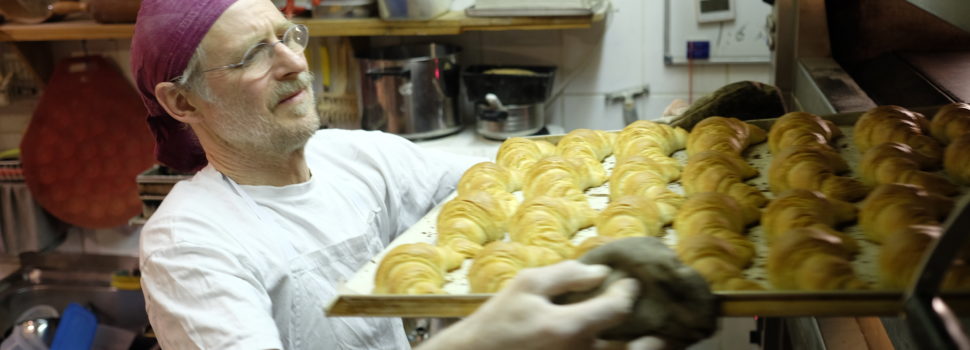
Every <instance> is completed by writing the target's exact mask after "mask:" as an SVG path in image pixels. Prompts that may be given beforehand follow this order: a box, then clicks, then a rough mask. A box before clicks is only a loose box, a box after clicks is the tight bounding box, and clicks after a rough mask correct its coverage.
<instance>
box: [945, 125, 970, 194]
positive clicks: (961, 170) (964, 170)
mask: <svg viewBox="0 0 970 350" xmlns="http://www.w3.org/2000/svg"><path fill="white" fill-rule="evenodd" d="M968 150H970V134H966V135H963V136H960V137H957V138H956V139H955V140H953V142H950V145H949V146H946V154H945V155H944V157H943V169H944V170H946V174H947V175H949V176H950V178H951V179H953V181H956V182H957V183H959V184H962V185H970V152H968Z"/></svg>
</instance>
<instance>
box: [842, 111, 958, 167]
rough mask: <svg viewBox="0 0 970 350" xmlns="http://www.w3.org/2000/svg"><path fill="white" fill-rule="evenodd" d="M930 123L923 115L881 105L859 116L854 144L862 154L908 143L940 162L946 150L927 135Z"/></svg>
mask: <svg viewBox="0 0 970 350" xmlns="http://www.w3.org/2000/svg"><path fill="white" fill-rule="evenodd" d="M928 129H929V123H928V122H927V121H926V118H925V117H923V115H922V114H919V113H915V112H913V111H910V110H908V109H905V108H903V107H899V106H879V107H875V108H873V109H870V110H868V111H866V112H865V113H863V114H862V116H860V117H859V120H858V121H856V123H855V127H854V128H853V136H852V137H853V141H854V142H855V145H856V147H857V148H858V149H859V151H860V152H865V151H867V150H869V148H872V147H875V146H878V145H879V144H882V143H886V142H899V143H905V144H907V145H910V146H911V147H913V149H914V150H916V151H917V152H919V153H922V154H923V155H925V156H927V157H929V158H930V159H933V160H934V163H939V161H940V159H941V158H942V157H943V148H942V147H940V143H939V141H936V139H934V138H932V137H930V136H929V135H926V132H927V131H928Z"/></svg>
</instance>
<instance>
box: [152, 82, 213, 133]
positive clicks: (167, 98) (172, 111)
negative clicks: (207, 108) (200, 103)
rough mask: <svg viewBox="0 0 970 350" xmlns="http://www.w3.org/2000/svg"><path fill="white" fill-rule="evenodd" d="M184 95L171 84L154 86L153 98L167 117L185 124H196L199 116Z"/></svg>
mask: <svg viewBox="0 0 970 350" xmlns="http://www.w3.org/2000/svg"><path fill="white" fill-rule="evenodd" d="M186 94H187V93H186V92H185V90H182V89H179V88H178V87H177V86H176V85H175V84H174V83H171V82H163V83H158V85H155V98H157V99H158V103H159V104H161V105H162V108H165V111H166V112H168V115H170V116H172V118H175V120H178V121H180V122H183V123H186V124H192V123H197V122H199V121H201V120H202V118H201V115H200V114H199V113H198V108H196V107H195V106H194V105H193V104H192V101H190V100H189V98H188V96H187V95H186Z"/></svg>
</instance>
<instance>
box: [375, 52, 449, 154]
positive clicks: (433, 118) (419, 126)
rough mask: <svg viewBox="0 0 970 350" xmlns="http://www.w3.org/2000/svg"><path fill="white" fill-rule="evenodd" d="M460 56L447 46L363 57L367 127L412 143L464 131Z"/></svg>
mask: <svg viewBox="0 0 970 350" xmlns="http://www.w3.org/2000/svg"><path fill="white" fill-rule="evenodd" d="M458 52H459V48H457V47H455V46H448V45H441V44H426V45H406V46H392V47H385V48H377V49H373V50H370V51H369V52H367V53H366V54H364V55H362V56H358V59H359V61H360V64H359V66H360V69H361V74H360V77H361V83H360V84H359V86H360V91H359V93H358V96H359V99H360V106H361V110H362V111H363V112H362V125H361V126H362V127H363V128H364V129H366V130H383V131H387V132H391V133H395V134H398V135H401V136H403V137H406V138H408V139H412V140H416V139H426V138H433V137H438V136H444V135H448V134H451V133H454V132H457V131H459V130H461V123H460V121H459V118H458V113H457V111H456V105H457V103H456V101H457V96H458V76H459V67H458Z"/></svg>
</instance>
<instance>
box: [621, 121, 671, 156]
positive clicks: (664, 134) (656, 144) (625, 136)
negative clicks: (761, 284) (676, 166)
mask: <svg viewBox="0 0 970 350" xmlns="http://www.w3.org/2000/svg"><path fill="white" fill-rule="evenodd" d="M686 144H687V131H686V130H684V129H681V128H678V127H672V126H670V125H666V124H660V123H654V122H651V121H647V120H638V121H635V122H633V123H630V125H627V126H626V127H624V128H623V130H621V131H620V133H619V135H618V136H617V138H616V146H615V149H614V152H615V153H616V158H617V159H623V158H626V157H628V156H632V155H635V154H640V153H641V152H642V151H643V150H648V149H650V150H656V151H657V154H659V155H662V156H668V155H670V154H672V153H674V152H676V151H678V150H681V149H684V147H685V146H686Z"/></svg>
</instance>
